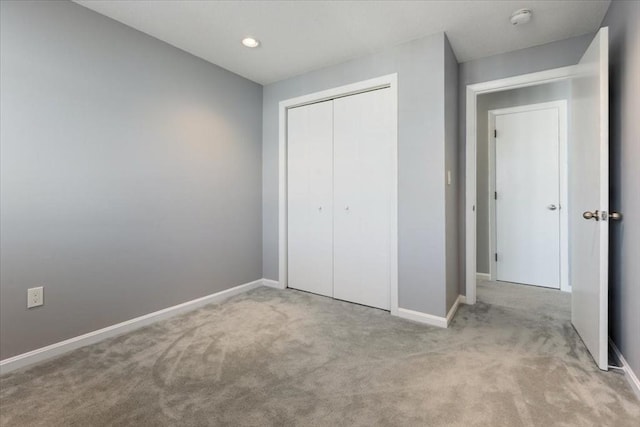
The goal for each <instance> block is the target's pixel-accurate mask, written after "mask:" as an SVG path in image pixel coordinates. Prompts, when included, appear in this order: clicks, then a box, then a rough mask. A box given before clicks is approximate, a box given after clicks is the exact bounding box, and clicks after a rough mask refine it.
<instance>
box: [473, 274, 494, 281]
mask: <svg viewBox="0 0 640 427" xmlns="http://www.w3.org/2000/svg"><path fill="white" fill-rule="evenodd" d="M476 280H491V275H490V274H488V273H476Z"/></svg>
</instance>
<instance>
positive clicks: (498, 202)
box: [476, 80, 571, 292]
mask: <svg viewBox="0 0 640 427" xmlns="http://www.w3.org/2000/svg"><path fill="white" fill-rule="evenodd" d="M570 90H571V86H570V82H569V81H566V80H565V81H559V82H554V83H547V84H542V85H536V86H530V87H526V88H520V89H511V90H507V91H501V92H495V93H489V94H484V95H481V96H479V97H478V119H477V123H478V126H477V142H478V149H477V159H476V162H477V166H476V170H477V190H476V192H477V193H476V194H477V197H476V203H477V206H476V212H477V230H476V233H477V239H476V240H477V242H478V243H477V273H478V276H479V277H480V278H481V279H490V280H492V281H499V282H510V283H517V284H523V285H533V286H541V287H546V288H552V289H561V290H562V291H565V292H570V291H571V287H570V286H569V268H568V266H569V240H568V229H569V224H568V212H569V197H568V183H567V181H568V168H567V141H568V139H569V132H568V126H567V120H568V119H567V110H568V105H569V101H570Z"/></svg>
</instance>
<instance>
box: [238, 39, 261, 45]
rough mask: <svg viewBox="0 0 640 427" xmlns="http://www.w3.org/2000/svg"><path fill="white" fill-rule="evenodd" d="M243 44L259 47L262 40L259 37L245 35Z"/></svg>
mask: <svg viewBox="0 0 640 427" xmlns="http://www.w3.org/2000/svg"><path fill="white" fill-rule="evenodd" d="M242 44H243V45H245V46H246V47H258V46H260V41H259V40H258V39H254V38H253V37H245V38H243V39H242Z"/></svg>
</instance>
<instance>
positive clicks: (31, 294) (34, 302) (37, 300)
mask: <svg viewBox="0 0 640 427" xmlns="http://www.w3.org/2000/svg"><path fill="white" fill-rule="evenodd" d="M42 304H44V287H42V286H39V287H37V288H29V289H27V308H33V307H38V306H41V305H42Z"/></svg>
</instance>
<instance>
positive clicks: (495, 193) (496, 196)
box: [493, 191, 498, 200]
mask: <svg viewBox="0 0 640 427" xmlns="http://www.w3.org/2000/svg"><path fill="white" fill-rule="evenodd" d="M493 200H498V192H497V191H494V192H493Z"/></svg>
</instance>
